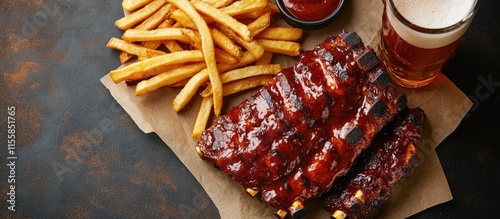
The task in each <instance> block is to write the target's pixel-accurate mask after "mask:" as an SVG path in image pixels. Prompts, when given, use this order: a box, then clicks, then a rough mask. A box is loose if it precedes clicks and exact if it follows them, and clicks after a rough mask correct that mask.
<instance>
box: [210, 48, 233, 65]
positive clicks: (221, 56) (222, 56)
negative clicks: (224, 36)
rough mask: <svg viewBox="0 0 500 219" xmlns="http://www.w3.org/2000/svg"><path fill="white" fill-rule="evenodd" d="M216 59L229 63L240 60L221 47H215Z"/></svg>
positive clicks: (219, 61) (218, 61)
mask: <svg viewBox="0 0 500 219" xmlns="http://www.w3.org/2000/svg"><path fill="white" fill-rule="evenodd" d="M215 60H216V61H217V63H227V64H234V63H237V62H238V59H237V58H236V57H234V56H232V55H231V54H229V53H227V52H226V51H224V50H222V49H219V48H215Z"/></svg>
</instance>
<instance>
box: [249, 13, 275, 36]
mask: <svg viewBox="0 0 500 219" xmlns="http://www.w3.org/2000/svg"><path fill="white" fill-rule="evenodd" d="M270 24H271V13H264V14H262V15H261V16H259V17H258V18H257V19H255V20H254V21H253V22H252V23H250V24H248V29H249V30H250V36H251V37H252V38H254V37H255V36H256V35H257V34H259V33H260V32H261V31H263V30H264V29H266V28H267V27H269V25H270Z"/></svg>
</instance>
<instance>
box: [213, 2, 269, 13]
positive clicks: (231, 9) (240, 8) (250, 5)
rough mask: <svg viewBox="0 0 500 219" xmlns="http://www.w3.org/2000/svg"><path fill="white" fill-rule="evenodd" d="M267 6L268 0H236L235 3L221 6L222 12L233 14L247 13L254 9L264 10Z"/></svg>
mask: <svg viewBox="0 0 500 219" xmlns="http://www.w3.org/2000/svg"><path fill="white" fill-rule="evenodd" d="M266 6H267V0H241V1H236V2H234V3H233V4H231V5H229V6H227V7H224V8H221V9H220V11H221V12H222V13H226V14H228V15H231V16H235V15H240V14H247V13H250V12H254V11H262V10H263V9H264V8H266Z"/></svg>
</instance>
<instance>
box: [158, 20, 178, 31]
mask: <svg viewBox="0 0 500 219" xmlns="http://www.w3.org/2000/svg"><path fill="white" fill-rule="evenodd" d="M174 23H175V20H174V19H171V18H167V19H165V20H164V21H163V22H162V23H161V24H160V25H159V26H158V28H157V29H161V28H167V27H171V26H172V25H173V24H174Z"/></svg>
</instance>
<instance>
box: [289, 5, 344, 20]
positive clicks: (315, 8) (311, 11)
mask: <svg viewBox="0 0 500 219" xmlns="http://www.w3.org/2000/svg"><path fill="white" fill-rule="evenodd" d="M280 1H283V5H284V6H285V7H286V9H287V10H288V11H289V12H290V13H291V14H292V15H293V16H295V17H297V18H298V19H301V20H304V21H317V20H321V19H323V18H326V17H327V16H328V15H330V14H331V13H332V12H333V11H335V9H337V7H339V3H340V0H280Z"/></svg>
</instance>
